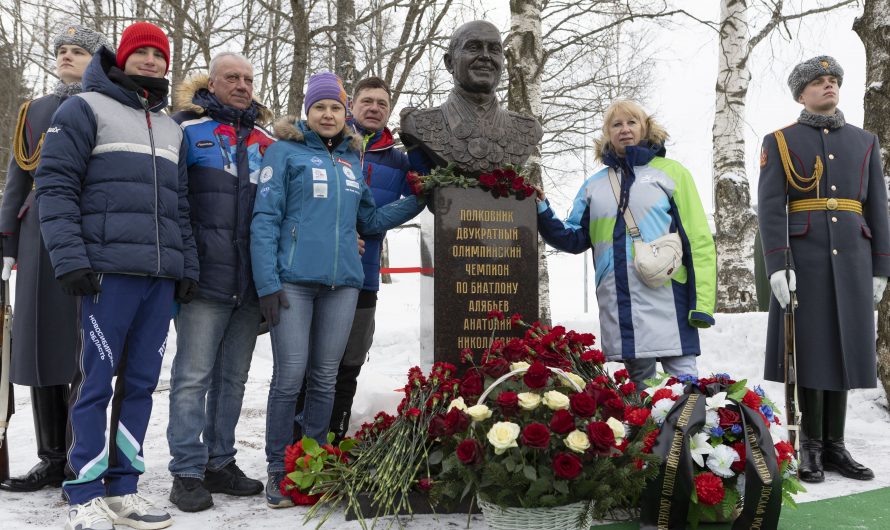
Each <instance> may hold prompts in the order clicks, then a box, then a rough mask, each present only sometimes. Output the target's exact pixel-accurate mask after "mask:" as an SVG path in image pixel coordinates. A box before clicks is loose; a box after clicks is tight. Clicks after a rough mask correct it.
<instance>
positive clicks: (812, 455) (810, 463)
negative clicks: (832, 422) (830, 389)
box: [797, 387, 825, 482]
mask: <svg viewBox="0 0 890 530" xmlns="http://www.w3.org/2000/svg"><path fill="white" fill-rule="evenodd" d="M799 392H800V394H799V395H800V411H801V421H800V435H801V441H800V455H799V456H800V467H798V470H797V475H798V477H800V480H802V481H804V482H822V481H824V480H825V471H824V470H823V468H822V411H823V408H824V405H825V394H824V392H823V391H822V390H814V389H812V388H804V387H799Z"/></svg>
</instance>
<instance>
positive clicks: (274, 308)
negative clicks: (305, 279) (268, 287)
mask: <svg viewBox="0 0 890 530" xmlns="http://www.w3.org/2000/svg"><path fill="white" fill-rule="evenodd" d="M279 305H280V306H282V307H284V308H285V309H287V308H288V307H290V303H288V301H287V296H285V295H284V290H281V291H277V292H274V293H272V294H267V295H266V296H261V297H260V313H262V314H263V318H265V319H266V322H268V323H269V327H273V326H277V325H278V306H279Z"/></svg>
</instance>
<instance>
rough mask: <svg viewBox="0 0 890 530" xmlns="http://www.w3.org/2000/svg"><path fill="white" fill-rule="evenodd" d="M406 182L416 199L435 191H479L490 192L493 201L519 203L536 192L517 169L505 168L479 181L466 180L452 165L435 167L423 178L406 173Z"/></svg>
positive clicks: (486, 175)
mask: <svg viewBox="0 0 890 530" xmlns="http://www.w3.org/2000/svg"><path fill="white" fill-rule="evenodd" d="M406 179H407V180H408V185H409V186H411V191H412V193H414V194H415V195H418V196H420V195H426V194H428V193H429V192H431V191H432V190H433V189H435V188H441V187H448V186H450V187H456V188H477V187H478V188H482V189H483V190H485V191H489V192H491V194H492V195H493V196H494V197H495V198H500V197H509V196H511V195H512V196H513V197H515V198H516V199H518V200H522V199H525V198H526V197H531V196H532V195H534V194H535V188H534V186H532V184H531V182H530V181H529V180H528V177H527V176H526V174H525V172H524V171H523V169H522V168H520V167H518V166H504V167H500V168H497V169H495V170H493V171H490V172H488V173H483V174H481V175H479V177H468V176H465V175H463V174H462V173H460V171H458V169H457V166H456V165H455V164H453V163H452V164H448V166H446V167H444V168H442V167H437V168H435V169H433V170H432V171H430V172H429V173H428V174H426V175H421V174H420V173H418V172H416V171H409V172H408V174H407V176H406Z"/></svg>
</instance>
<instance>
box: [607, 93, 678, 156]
mask: <svg viewBox="0 0 890 530" xmlns="http://www.w3.org/2000/svg"><path fill="white" fill-rule="evenodd" d="M616 114H623V115H625V116H632V117H634V118H636V119H638V120H640V125H641V126H642V128H643V130H642V134H640V139H641V140H649V141H650V142H652V143H656V144H658V145H664V142H665V141H666V140H667V139H668V133H667V131H666V130H665V129H664V127H662V126H661V124H660V123H658V122H657V121H656V120H655V118H653V117H652V116H650V115H649V114H647V113H646V111H645V110H643V107H642V106H641V105H640V104H639V103H637V102H636V101H634V100H632V99H616V100H615V101H613V102H612V104H611V105H609V107H608V108H607V109H606V113H605V116H604V117H603V129H602V134H601V135H600V137H599V138H597V139H596V140H594V141H593V145H594V149H595V154H596V158H597V160H602V159H603V154H604V153H605V152H606V151H607V150H608V151H614V150H615V146H614V145H612V142H611V141H610V140H609V124H610V123H612V120H613V119H614V118H615V115H616Z"/></svg>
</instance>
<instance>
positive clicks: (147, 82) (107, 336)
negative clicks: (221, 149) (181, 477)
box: [35, 22, 198, 530]
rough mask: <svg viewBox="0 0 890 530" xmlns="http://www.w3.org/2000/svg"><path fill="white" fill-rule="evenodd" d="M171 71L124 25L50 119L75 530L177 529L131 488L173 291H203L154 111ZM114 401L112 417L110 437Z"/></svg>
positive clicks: (166, 126) (174, 146) (166, 133)
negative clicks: (70, 328) (74, 324)
mask: <svg viewBox="0 0 890 530" xmlns="http://www.w3.org/2000/svg"><path fill="white" fill-rule="evenodd" d="M169 63H170V44H169V41H168V40H167V36H166V35H165V34H164V32H163V31H162V30H161V29H160V28H158V27H157V26H155V25H153V24H149V23H147V22H137V23H135V24H132V25H130V26H128V27H127V28H126V29H124V31H123V34H122V35H121V39H120V44H119V47H118V52H117V55H115V54H113V53H111V52H110V51H108V49H106V48H103V49H101V50H100V51H99V52H98V53H96V55H95V56H94V57H93V60H92V62H91V63H90V65H89V66H88V67H87V70H86V73H85V74H84V78H83V83H84V92H83V93H81V94H78V95H77V96H75V97H72V98H69V99H68V100H67V101H65V102H64V103H63V104H62V106H61V107H59V110H58V111H56V113H55V115H54V116H53V120H52V126H51V127H50V128H49V129H48V130H47V135H46V141H45V143H44V146H43V155H42V160H41V163H40V167H39V168H38V171H37V177H36V178H35V180H36V182H37V200H38V203H39V212H40V230H41V233H42V234H43V237H44V240H45V241H46V246H47V249H48V250H49V253H50V257H51V259H52V262H53V268H54V270H55V273H56V277H57V278H58V279H59V281H60V282H61V284H62V290H63V291H65V292H66V293H68V294H70V295H73V296H79V297H81V298H80V300H79V304H80V306H79V316H80V322H79V324H80V330H79V335H80V337H81V340H82V344H81V345H80V348H79V349H78V351H77V357H76V364H77V372H76V375H75V380H74V389H73V392H74V396H73V398H72V400H71V408H70V423H71V445H70V447H69V450H68V468H69V471H70V477H71V478H70V479H69V480H66V481H65V482H64V483H63V484H62V487H63V489H64V492H65V495H66V497H67V498H68V501H69V503H70V504H71V506H70V507H69V510H68V519H67V522H66V528H69V529H75V528H80V529H87V528H91V529H109V530H110V529H111V528H112V527H113V524H119V525H126V526H133V527H136V528H143V529H148V528H164V527H166V526H169V525H170V524H172V519H171V517H170V515H169V514H168V513H166V512H165V511H163V510H161V509H159V508H157V507H155V506H153V505H152V504H151V503H150V502H149V501H147V500H146V499H145V498H143V497H142V496H140V495H139V494H138V493H137V483H138V481H139V475H140V474H142V473H143V472H144V471H145V462H144V458H143V451H142V444H143V440H144V438H145V432H146V429H147V427H148V421H149V417H150V415H151V404H152V392H153V391H154V389H155V386H157V382H158V375H159V373H160V370H161V363H162V361H163V356H164V352H165V350H166V345H167V333H168V331H169V327H170V317H171V315H172V312H173V301H174V296H175V298H176V300H178V301H179V302H181V303H185V302H188V301H189V300H190V299H191V298H192V297H193V296H194V292H195V290H196V288H197V282H198V256H197V252H196V251H195V241H194V239H193V238H192V230H191V225H190V222H189V208H188V197H187V185H188V180H187V174H186V166H185V153H186V147H185V145H184V142H183V136H182V130H181V129H180V128H179V125H177V124H176V122H174V121H173V120H172V119H170V118H169V117H167V116H166V115H165V114H163V113H162V112H161V111H162V110H163V108H164V107H165V106H166V104H167V92H168V90H169V85H168V82H167V80H166V79H165V78H164V76H165V75H166V73H167V65H168V64H169ZM115 375H117V380H116V388H114V389H112V385H111V381H112V377H114V376H115ZM112 394H114V399H115V402H116V403H119V404H120V408H119V414H117V415H116V416H114V415H113V417H112V421H111V429H110V430H111V432H110V433H109V428H108V425H109V422H108V418H107V414H106V409H107V407H108V404H109V402H110V401H111V399H112Z"/></svg>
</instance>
